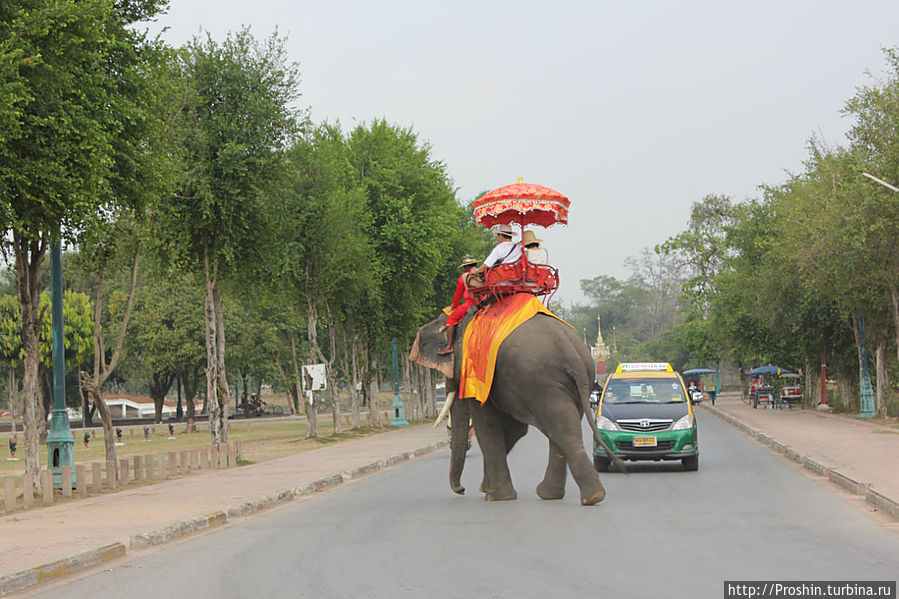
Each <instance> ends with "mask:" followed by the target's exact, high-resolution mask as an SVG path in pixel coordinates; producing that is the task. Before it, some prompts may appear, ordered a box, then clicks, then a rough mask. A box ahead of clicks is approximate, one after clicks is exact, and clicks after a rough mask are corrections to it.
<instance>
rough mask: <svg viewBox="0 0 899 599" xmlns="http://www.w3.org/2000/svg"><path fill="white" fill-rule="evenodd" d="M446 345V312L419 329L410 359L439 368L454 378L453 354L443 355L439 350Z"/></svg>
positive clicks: (448, 376) (446, 375)
mask: <svg viewBox="0 0 899 599" xmlns="http://www.w3.org/2000/svg"><path fill="white" fill-rule="evenodd" d="M444 345H446V314H441V315H440V316H439V317H438V318H436V319H434V320H432V321H431V322H429V323H428V324H426V325H424V326H423V327H421V328H420V329H418V334H417V335H416V336H415V343H413V344H412V351H410V352H409V361H410V362H413V363H415V364H420V365H422V366H425V367H427V368H433V369H434V370H439V371H440V372H442V373H443V375H444V376H445V377H447V378H453V368H454V366H455V363H454V360H453V354H448V355H445V356H441V355H440V354H438V353H437V350H438V349H440V348H441V347H443V346H444Z"/></svg>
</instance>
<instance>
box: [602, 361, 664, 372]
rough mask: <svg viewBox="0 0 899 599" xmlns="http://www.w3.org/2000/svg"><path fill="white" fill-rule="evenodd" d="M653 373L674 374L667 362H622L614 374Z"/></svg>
mask: <svg viewBox="0 0 899 599" xmlns="http://www.w3.org/2000/svg"><path fill="white" fill-rule="evenodd" d="M647 370H650V371H653V372H674V369H673V368H671V364H669V363H668V362H622V363H621V364H619V365H618V368H616V369H615V372H617V373H619V374H620V373H622V372H637V371H647Z"/></svg>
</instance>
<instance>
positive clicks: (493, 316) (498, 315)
mask: <svg viewBox="0 0 899 599" xmlns="http://www.w3.org/2000/svg"><path fill="white" fill-rule="evenodd" d="M537 313H543V314H546V315H548V316H552V317H553V318H559V317H558V316H556V315H555V314H553V313H552V312H551V311H550V310H549V309H548V308H547V307H546V306H544V305H543V303H541V302H540V300H539V299H537V297H536V296H534V295H531V294H530V293H516V294H515V295H509V296H506V297H504V298H501V299H500V300H499V301H497V302H496V303H495V304H493V305H491V306H488V307H486V308H484V309H482V310H481V311H480V312H478V314H477V316H475V317H474V319H472V321H471V322H470V323H469V324H468V327H466V329H465V337H464V338H463V340H462V373H461V376H460V378H461V381H460V383H459V397H473V398H475V399H476V400H478V401H479V402H481V404H483V403H484V402H486V401H487V396H488V395H490V386H491V385H492V384H493V371H494V369H495V368H496V354H497V353H498V352H499V346H500V345H501V344H502V342H503V340H504V339H505V338H506V337H508V336H509V333H511V332H512V331H514V330H515V329H516V328H517V327H518V325H520V324H521V323H523V322H525V321H527V320H528V319H530V318H532V317H533V316H534V315H535V314H537ZM559 320H562V319H561V318H559ZM562 322H565V321H564V320H562ZM566 324H567V323H566Z"/></svg>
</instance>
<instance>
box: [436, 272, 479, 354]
mask: <svg viewBox="0 0 899 599" xmlns="http://www.w3.org/2000/svg"><path fill="white" fill-rule="evenodd" d="M477 264H478V261H477V259H476V258H475V257H474V256H471V255H469V256H465V257H463V258H462V264H460V265H459V268H462V269H464V270H463V271H462V274H460V275H459V278H458V280H457V281H456V292H455V293H454V294H453V303H452V304H451V306H450V307H451V308H452V309H453V311H452V313H451V314H450V315H449V317H447V319H446V346H445V347H443V348H441V349H439V350H437V353H438V354H440V355H441V356H444V355H446V354H451V353H453V342H454V341H455V340H456V327H457V326H458V325H459V322H461V320H462V319H463V318H464V317H465V314H466V313H467V312H468V309H469V308H470V307H471V306H472V305H473V303H474V302H472V301H471V296H470V295H469V294H468V289H467V288H466V287H465V275H467V274H468V273H469V272H471V270H472V269H474V267H475V266H477Z"/></svg>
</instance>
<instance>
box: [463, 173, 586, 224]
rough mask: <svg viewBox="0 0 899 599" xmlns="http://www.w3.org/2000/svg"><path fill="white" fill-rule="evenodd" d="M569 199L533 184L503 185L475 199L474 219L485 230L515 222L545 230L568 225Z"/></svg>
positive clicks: (554, 191) (520, 182) (519, 181)
mask: <svg viewBox="0 0 899 599" xmlns="http://www.w3.org/2000/svg"><path fill="white" fill-rule="evenodd" d="M570 205H571V202H570V200H569V199H568V198H567V197H565V196H564V195H562V194H561V193H559V192H558V191H556V190H554V189H550V188H549V187H544V186H543V185H537V184H536V183H522V181H521V179H519V180H518V183H513V184H512V185H506V186H504V187H500V188H498V189H494V190H493V191H491V192H488V193H485V194H484V195H482V196H481V197H479V198H478V199H477V200H475V202H474V204H473V205H472V207H473V208H474V217H475V220H476V221H477V223H478V224H479V225H483V226H485V227H487V228H488V229H489V228H490V227H492V226H494V225H498V224H506V225H511V224H512V223H517V224H519V225H521V227H522V229H523V228H524V227H525V225H539V226H541V227H548V226H550V225H554V224H556V223H561V224H563V225H565V224H568V207H569V206H570Z"/></svg>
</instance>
